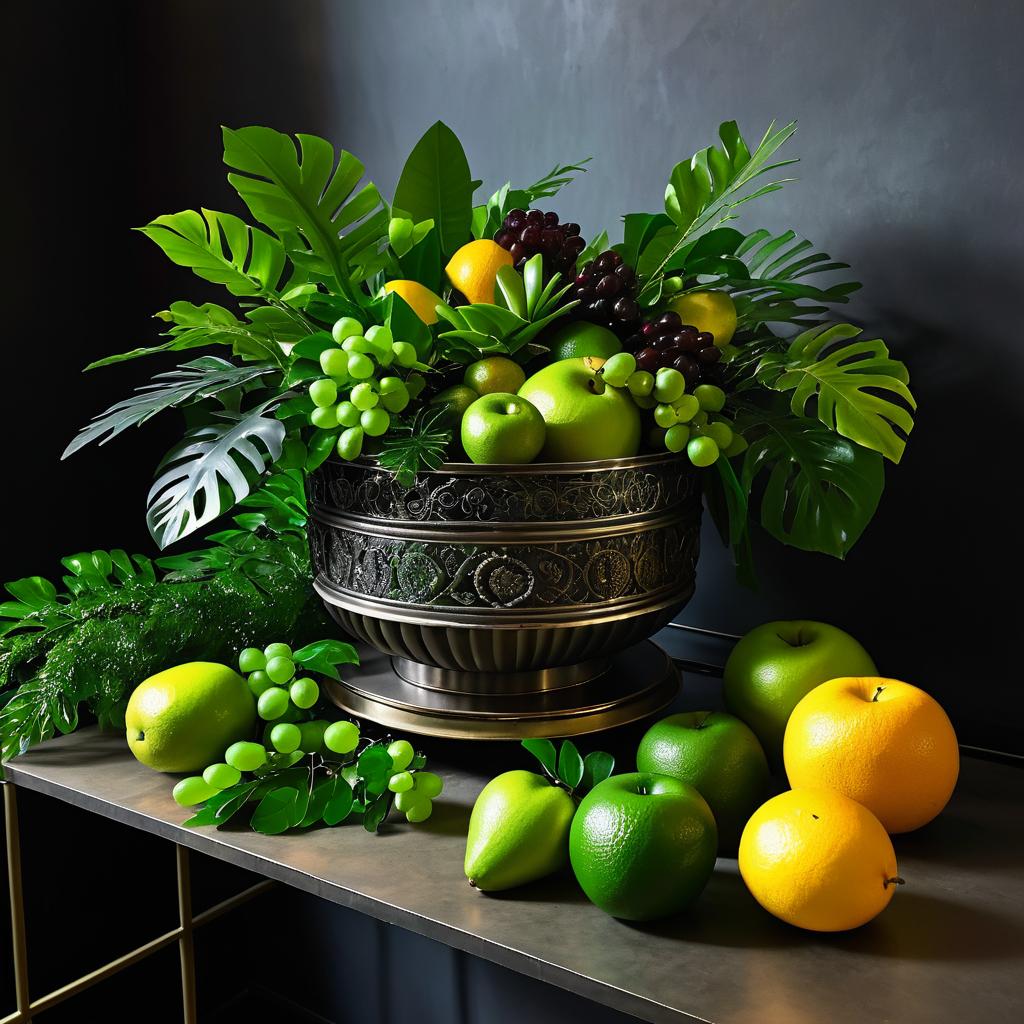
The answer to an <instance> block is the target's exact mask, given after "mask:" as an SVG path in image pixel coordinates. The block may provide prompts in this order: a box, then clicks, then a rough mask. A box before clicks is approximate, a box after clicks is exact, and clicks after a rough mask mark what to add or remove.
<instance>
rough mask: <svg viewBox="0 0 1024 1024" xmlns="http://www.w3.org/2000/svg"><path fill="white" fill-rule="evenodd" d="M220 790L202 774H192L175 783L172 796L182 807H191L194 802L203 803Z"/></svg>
mask: <svg viewBox="0 0 1024 1024" xmlns="http://www.w3.org/2000/svg"><path fill="white" fill-rule="evenodd" d="M219 792H220V790H219V789H215V788H214V787H213V786H211V785H210V784H209V783H208V782H207V781H206V780H205V779H204V778H203V777H202V776H201V775H190V776H189V777H188V778H187V779H182V780H181V781H180V782H179V783H177V784H176V785H175V787H174V789H172V790H171V796H173V797H174V799H175V802H176V803H179V804H181V806H182V807H191V806H192V805H193V804H201V803H202V802H203V801H204V800H209V799H210V797H211V796H216V795H217V794H218V793H219Z"/></svg>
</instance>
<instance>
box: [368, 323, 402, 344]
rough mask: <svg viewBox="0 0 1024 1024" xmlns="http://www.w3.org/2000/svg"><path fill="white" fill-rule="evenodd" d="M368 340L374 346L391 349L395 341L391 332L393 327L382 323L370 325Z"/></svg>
mask: <svg viewBox="0 0 1024 1024" xmlns="http://www.w3.org/2000/svg"><path fill="white" fill-rule="evenodd" d="M366 340H367V341H368V342H369V343H370V344H371V345H372V346H373V347H374V348H380V349H383V348H388V349H390V348H391V347H392V346H393V345H394V343H395V339H394V337H393V336H392V334H391V328H390V327H385V326H382V325H380V324H374V326H373V327H368V328H367V329H366Z"/></svg>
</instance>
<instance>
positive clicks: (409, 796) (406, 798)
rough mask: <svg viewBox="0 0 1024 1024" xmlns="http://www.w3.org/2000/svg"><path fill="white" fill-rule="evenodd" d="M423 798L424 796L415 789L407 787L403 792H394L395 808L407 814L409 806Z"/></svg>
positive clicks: (418, 802)
mask: <svg viewBox="0 0 1024 1024" xmlns="http://www.w3.org/2000/svg"><path fill="white" fill-rule="evenodd" d="M425 799H426V798H425V797H423V796H421V795H420V794H419V793H417V792H416V790H415V789H407V790H406V791H405V792H404V793H398V794H396V796H395V810H397V811H401V812H402V814H408V813H409V808H410V807H415V806H416V805H417V804H420V803H422V802H423V801H424V800H425ZM427 802H428V803H429V801H427Z"/></svg>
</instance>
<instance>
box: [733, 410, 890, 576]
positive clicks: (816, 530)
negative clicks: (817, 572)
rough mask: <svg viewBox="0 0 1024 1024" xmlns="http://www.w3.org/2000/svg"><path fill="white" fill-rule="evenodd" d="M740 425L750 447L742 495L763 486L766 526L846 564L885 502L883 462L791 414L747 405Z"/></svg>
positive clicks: (774, 533)
mask: <svg viewBox="0 0 1024 1024" xmlns="http://www.w3.org/2000/svg"><path fill="white" fill-rule="evenodd" d="M737 426H738V427H739V428H740V429H741V430H742V431H743V436H744V437H745V438H747V439H748V441H749V445H750V447H749V448H748V449H747V451H746V453H745V455H744V458H743V468H742V470H741V473H740V480H741V485H742V489H743V492H744V493H746V494H751V492H752V489H753V487H754V485H755V482H756V481H758V480H759V479H760V480H761V481H762V482H763V492H762V493H761V495H760V500H759V503H758V504H759V517H760V521H761V525H762V526H763V527H764V528H765V529H766V530H767V531H768V532H769V533H770V534H771V535H772V536H773V537H775V538H776V540H779V541H781V542H782V543H783V544H789V545H790V546H791V547H796V548H800V549H802V550H804V551H820V552H823V553H824V554H828V555H833V556H835V557H836V558H844V557H845V556H846V555H847V553H848V552H849V551H850V549H851V548H852V547H853V545H854V544H855V543H856V542H857V540H858V538H859V537H860V535H861V534H862V533H863V532H864V528H865V527H866V526H867V524H868V523H869V522H870V521H871V517H872V516H873V515H874V514H875V510H876V508H877V507H878V502H879V499H880V498H881V496H882V489H883V487H884V485H885V472H884V469H883V464H882V459H881V456H879V455H878V454H877V453H876V452H873V451H868V450H867V449H866V448H863V447H861V446H860V445H857V444H853V443H852V442H851V441H848V440H847V439H846V438H843V437H838V436H836V434H834V433H833V432H832V431H831V430H829V429H827V428H826V427H825V426H823V425H822V424H820V423H819V422H817V421H816V420H813V419H803V418H794V417H793V416H790V415H789V414H788V412H787V413H778V414H776V413H774V412H770V411H766V410H763V409H759V408H756V407H754V406H749V405H745V406H744V407H743V408H742V411H741V413H740V415H739V416H738V418H737ZM752 500H756V499H752Z"/></svg>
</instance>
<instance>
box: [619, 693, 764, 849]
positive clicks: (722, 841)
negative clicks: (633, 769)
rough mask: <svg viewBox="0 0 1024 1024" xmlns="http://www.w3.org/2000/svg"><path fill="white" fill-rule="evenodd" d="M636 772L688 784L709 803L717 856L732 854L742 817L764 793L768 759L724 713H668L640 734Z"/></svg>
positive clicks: (753, 739) (740, 724)
mask: <svg viewBox="0 0 1024 1024" xmlns="http://www.w3.org/2000/svg"><path fill="white" fill-rule="evenodd" d="M636 766H637V769H638V770H639V771H642V772H651V773H657V774H661V775H671V776H672V777H673V778H675V779H681V780H682V781H683V782H688V783H689V784H690V785H691V786H693V788H694V789H696V790H697V792H698V793H700V795H701V796H702V797H704V799H705V800H707V802H708V806H709V807H710V808H711V813H712V814H714V816H715V824H716V825H717V826H718V852H719V854H722V855H725V856H735V854H736V850H737V849H738V847H739V842H740V835H741V834H742V832H743V826H744V825H746V823H747V819H748V818H749V817H750V815H751V814H753V813H754V811H755V810H757V808H758V807H759V806H760V805H761V803H762V802H763V800H764V798H765V793H766V792H767V789H768V780H769V773H768V760H767V758H766V757H765V756H764V751H763V750H762V749H761V744H760V743H759V742H758V739H757V737H756V736H755V735H754V733H753V732H752V731H751V730H750V729H749V728H748V727H747V726H746V725H744V724H743V722H741V721H740V720H739V719H738V718H736V717H735V716H733V715H729V714H726V712H724V711H688V712H686V713H684V714H680V715H669V717H668V718H663V719H662V720H661V721H660V722H656V723H655V724H654V725H652V726H651V727H650V729H648V730H647V732H646V733H645V734H644V738H643V739H642V740H641V741H640V746H639V748H638V749H637V752H636Z"/></svg>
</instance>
